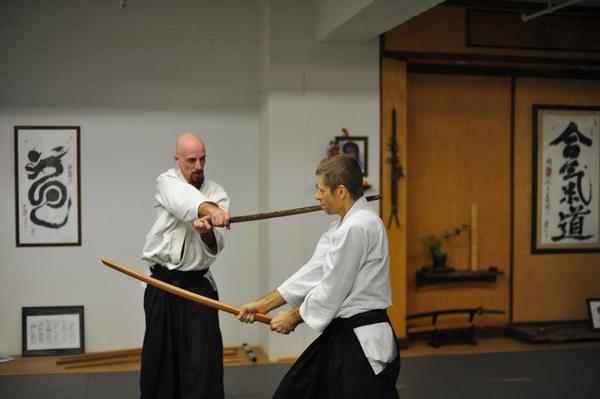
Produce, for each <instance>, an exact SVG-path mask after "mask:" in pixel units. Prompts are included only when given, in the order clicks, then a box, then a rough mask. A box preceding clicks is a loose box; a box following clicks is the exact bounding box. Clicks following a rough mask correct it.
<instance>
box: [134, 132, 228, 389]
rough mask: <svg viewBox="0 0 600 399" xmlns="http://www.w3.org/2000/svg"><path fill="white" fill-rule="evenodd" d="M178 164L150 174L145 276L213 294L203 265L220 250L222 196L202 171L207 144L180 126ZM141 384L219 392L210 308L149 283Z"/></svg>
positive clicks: (224, 217) (215, 322)
mask: <svg viewBox="0 0 600 399" xmlns="http://www.w3.org/2000/svg"><path fill="white" fill-rule="evenodd" d="M175 163H176V165H177V168H173V169H169V170H168V171H166V172H164V173H162V174H161V175H160V176H158V178H157V179H156V195H155V196H154V202H155V203H154V224H153V225H152V228H151V229H150V232H149V233H148V235H147V236H146V244H145V246H144V250H143V255H142V259H143V260H145V261H146V262H148V264H149V265H150V271H151V273H152V277H154V278H157V279H159V280H162V281H165V282H167V283H169V284H173V285H175V286H178V287H181V288H184V289H186V290H189V291H192V292H195V293H197V294H200V295H203V296H206V297H209V298H213V299H216V300H218V299H219V298H218V293H217V287H216V285H215V281H214V279H213V277H212V275H211V273H210V271H209V267H210V266H211V264H212V263H213V262H214V261H215V259H216V257H217V255H218V254H219V253H220V252H221V251H222V250H223V245H224V240H223V238H224V228H229V213H228V210H229V198H228V197H227V193H226V192H225V190H224V189H223V187H221V186H220V185H218V184H217V183H215V182H212V181H210V180H206V179H205V178H204V165H205V163H206V147H205V145H204V142H203V141H202V139H201V138H200V137H198V136H197V135H195V134H193V133H184V134H182V135H181V136H180V137H179V138H178V140H177V146H176V151H175ZM144 312H145V315H146V333H145V335H144V346H143V349H142V368H141V374H140V388H141V393H142V395H141V396H142V398H143V399H151V398H169V399H172V398H203V399H213V398H214V399H222V398H223V397H224V391H223V342H222V339H221V331H220V329H219V319H218V317H217V311H216V310H214V309H210V308H208V307H205V306H202V305H199V304H197V303H194V302H191V301H187V300H185V299H182V298H179V297H176V296H174V295H171V294H169V293H167V292H165V291H162V290H160V289H157V288H155V287H153V286H150V285H148V286H147V287H146V291H145V293H144Z"/></svg>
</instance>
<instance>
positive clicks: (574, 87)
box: [513, 78, 600, 322]
mask: <svg viewBox="0 0 600 399" xmlns="http://www.w3.org/2000/svg"><path fill="white" fill-rule="evenodd" d="M533 104H565V105H593V106H600V82H599V81H584V80H553V79H523V78H521V79H517V82H516V98H515V107H516V112H515V188H514V198H515V232H514V299H513V300H514V303H513V306H514V321H516V322H525V321H539V320H577V319H587V317H588V316H587V313H586V307H585V298H586V297H599V296H600V254H598V253H591V254H590V253H587V254H535V255H534V254H531V250H530V248H531V206H532V204H531V201H532V190H531V184H532V183H531V182H532V176H531V173H532V165H531V163H532V159H531V156H532V151H533V150H532V121H531V118H532V105H533Z"/></svg>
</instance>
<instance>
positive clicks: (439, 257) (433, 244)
mask: <svg viewBox="0 0 600 399" xmlns="http://www.w3.org/2000/svg"><path fill="white" fill-rule="evenodd" d="M469 226H470V225H469V224H468V223H466V224H463V225H462V226H459V227H455V228H454V229H450V230H444V231H443V232H442V233H441V234H439V235H435V234H429V235H428V236H426V237H425V238H424V239H423V243H424V244H425V246H426V247H427V249H428V250H429V252H430V253H431V257H432V259H433V265H434V266H444V265H445V263H446V258H447V254H446V250H445V249H444V248H443V246H442V244H443V243H445V242H446V241H448V240H450V239H451V238H454V237H456V236H458V235H460V234H461V233H463V232H464V231H466V230H467V229H468V228H469Z"/></svg>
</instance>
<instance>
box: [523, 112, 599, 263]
mask: <svg viewBox="0 0 600 399" xmlns="http://www.w3.org/2000/svg"><path fill="white" fill-rule="evenodd" d="M533 136H534V137H533V149H534V151H533V193H534V195H533V208H532V210H533V212H532V215H533V226H532V252H533V253H541V252H596V251H597V252H600V192H599V187H600V107H572V106H557V105H534V107H533Z"/></svg>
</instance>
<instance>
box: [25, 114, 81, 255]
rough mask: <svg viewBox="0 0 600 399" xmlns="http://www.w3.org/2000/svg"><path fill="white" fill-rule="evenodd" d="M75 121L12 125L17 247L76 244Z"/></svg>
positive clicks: (77, 144)
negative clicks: (64, 124)
mask: <svg viewBox="0 0 600 399" xmlns="http://www.w3.org/2000/svg"><path fill="white" fill-rule="evenodd" d="M80 136H81V128H80V127H79V126H15V127H14V150H15V230H16V237H15V239H16V246H17V247H42V246H44V247H47V246H81V171H80V169H81V168H80Z"/></svg>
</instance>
